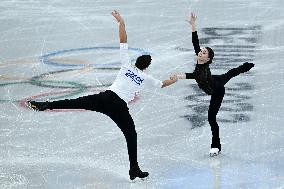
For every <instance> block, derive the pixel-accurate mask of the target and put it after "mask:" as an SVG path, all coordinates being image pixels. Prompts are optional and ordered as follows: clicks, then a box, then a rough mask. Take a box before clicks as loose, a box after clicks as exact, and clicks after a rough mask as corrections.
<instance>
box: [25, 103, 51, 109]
mask: <svg viewBox="0 0 284 189" xmlns="http://www.w3.org/2000/svg"><path fill="white" fill-rule="evenodd" d="M28 105H29V107H30V108H31V109H33V110H35V111H44V110H46V109H47V107H48V102H35V101H28Z"/></svg>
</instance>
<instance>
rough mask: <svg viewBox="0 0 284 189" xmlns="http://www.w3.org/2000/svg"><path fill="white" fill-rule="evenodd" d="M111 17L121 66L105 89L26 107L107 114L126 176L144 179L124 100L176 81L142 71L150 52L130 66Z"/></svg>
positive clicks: (122, 25) (121, 23)
mask: <svg viewBox="0 0 284 189" xmlns="http://www.w3.org/2000/svg"><path fill="white" fill-rule="evenodd" d="M112 15H113V17H114V18H115V19H116V20H117V22H118V23H119V38H120V59H121V64H122V66H121V69H120V71H119V73H118V75H117V77H116V79H115V81H114V83H113V84H112V85H111V86H110V88H109V89H108V90H106V91H105V92H101V93H99V94H93V95H88V96H83V97H79V98H76V99H65V100H59V101H53V102H35V101H29V106H30V107H31V108H32V109H34V110H37V111H44V110H46V109H86V110H90V111H96V112H100V113H103V114H105V115H107V116H109V117H110V118H111V119H112V120H113V121H114V122H115V123H116V124H117V126H118V127H119V128H120V130H121V131H122V133H123V134H124V137H125V139H126V143H127V149H128V156H129V162H130V170H129V176H130V179H131V180H133V179H135V178H136V177H139V178H145V177H147V176H148V175H149V173H148V172H142V171H141V170H140V168H139V165H138V162H137V133H136V130H135V124H134V121H133V119H132V117H131V115H130V114H129V109H128V106H127V104H128V102H129V101H131V100H132V99H133V98H134V97H135V94H136V93H138V92H139V91H141V90H142V89H143V88H145V87H149V86H153V87H158V88H161V87H166V86H169V85H171V84H173V83H175V82H176V81H177V78H176V77H174V78H172V79H169V80H165V81H163V82H162V81H160V80H157V79H155V78H153V77H152V76H150V75H147V74H145V73H144V72H143V71H144V70H145V69H146V68H148V66H149V65H150V64H151V60H152V59H151V56H150V55H142V56H139V57H138V58H137V60H136V63H135V65H132V64H131V62H130V58H129V55H128V45H127V34H126V30H125V22H124V19H123V17H122V16H121V15H120V14H119V12H117V11H113V12H112Z"/></svg>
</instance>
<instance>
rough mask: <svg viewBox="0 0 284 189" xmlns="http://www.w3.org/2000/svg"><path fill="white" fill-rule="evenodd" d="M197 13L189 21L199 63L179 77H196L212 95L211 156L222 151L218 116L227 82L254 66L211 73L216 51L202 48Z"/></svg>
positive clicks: (248, 65)
mask: <svg viewBox="0 0 284 189" xmlns="http://www.w3.org/2000/svg"><path fill="white" fill-rule="evenodd" d="M196 18H197V17H196V15H195V14H194V13H191V18H190V20H189V23H190V24H191V28H192V43H193V47H194V51H195V54H196V55H197V64H196V66H195V70H194V72H193V73H184V74H178V75H177V77H178V79H195V80H196V82H197V84H198V86H199V88H200V89H202V90H203V91H204V92H205V93H206V94H208V95H211V100H210V105H209V110H208V121H209V124H210V126H211V131H212V143H211V149H210V152H209V154H210V156H216V155H218V154H219V153H220V152H221V143H220V138H219V126H218V123H217V121H216V116H217V114H218V111H219V109H220V106H221V104H222V100H223V97H224V95H225V84H226V83H227V82H228V81H229V80H230V79H232V78H233V77H235V76H237V75H239V74H240V73H244V72H247V71H249V70H250V69H251V68H252V67H254V64H253V63H248V62H246V63H244V64H243V65H241V66H239V67H237V68H233V69H231V70H229V71H228V72H227V73H225V74H222V75H211V72H210V68H209V65H210V64H211V63H212V60H213V57H214V51H213V50H212V49H211V48H210V47H205V48H202V49H200V46H199V40H198V35H197V31H196V23H195V21H196Z"/></svg>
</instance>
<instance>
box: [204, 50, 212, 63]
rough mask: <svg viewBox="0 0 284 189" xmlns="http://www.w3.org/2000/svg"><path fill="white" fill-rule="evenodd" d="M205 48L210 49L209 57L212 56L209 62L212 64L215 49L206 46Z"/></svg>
mask: <svg viewBox="0 0 284 189" xmlns="http://www.w3.org/2000/svg"><path fill="white" fill-rule="evenodd" d="M205 48H206V49H207V51H208V58H210V60H209V61H208V62H207V63H209V64H211V63H212V60H213V58H214V51H213V50H212V49H211V48H210V47H205Z"/></svg>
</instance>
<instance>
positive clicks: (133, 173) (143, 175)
mask: <svg viewBox="0 0 284 189" xmlns="http://www.w3.org/2000/svg"><path fill="white" fill-rule="evenodd" d="M148 175H149V173H148V172H142V171H141V170H140V168H139V167H138V166H135V167H132V168H131V169H130V170H129V176H130V180H134V179H135V178H136V177H138V178H146V177H148Z"/></svg>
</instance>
